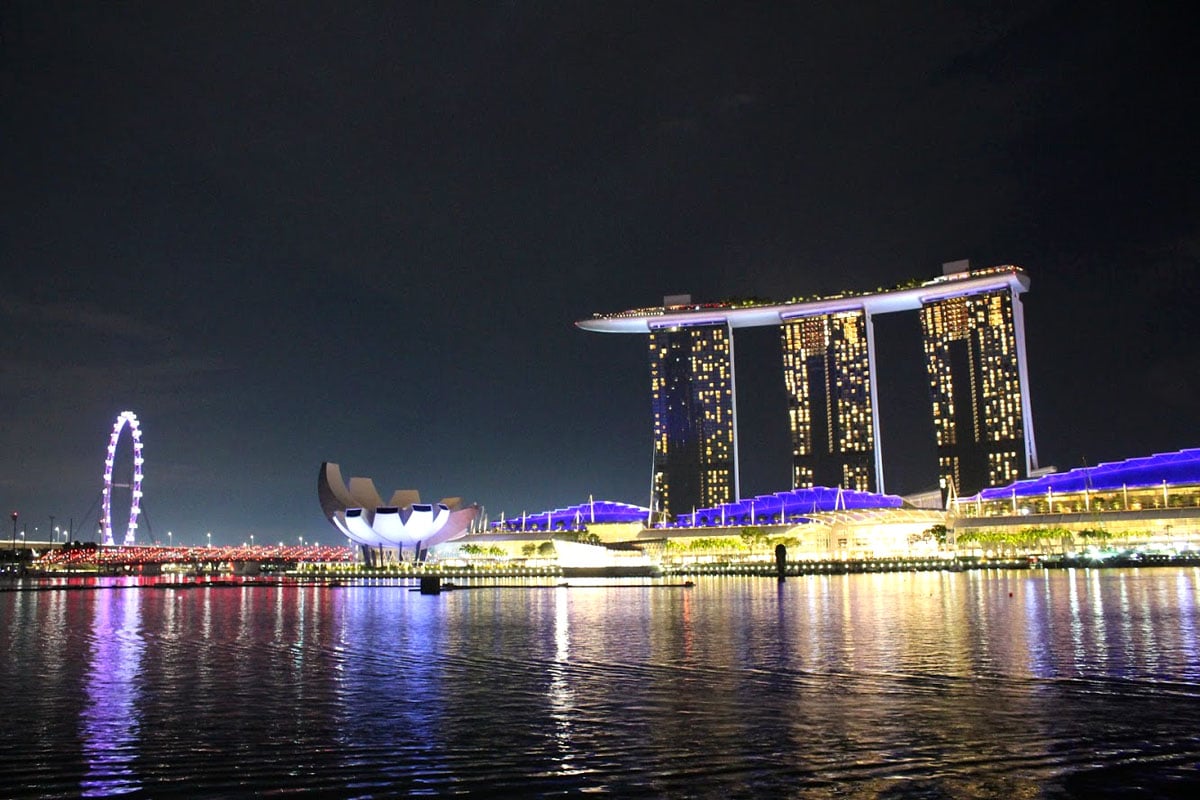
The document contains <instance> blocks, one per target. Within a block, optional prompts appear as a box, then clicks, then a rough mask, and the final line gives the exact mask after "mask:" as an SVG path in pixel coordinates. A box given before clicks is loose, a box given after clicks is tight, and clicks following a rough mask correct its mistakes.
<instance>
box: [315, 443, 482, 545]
mask: <svg viewBox="0 0 1200 800" xmlns="http://www.w3.org/2000/svg"><path fill="white" fill-rule="evenodd" d="M317 496H318V497H319V499H320V501H321V510H322V511H324V512H325V517H326V518H327V519H328V520H329V522H330V523H331V524H332V525H333V526H334V527H335V528H337V529H338V530H339V531H340V532H341V533H342V534H343V535H345V536H346V538H348V539H349V540H350V541H352V542H354V543H355V544H360V545H365V546H367V547H382V548H396V549H397V550H399V551H400V552H401V553H403V551H404V550H405V549H411V550H413V552H414V553H415V554H419V553H420V552H422V551H424V550H428V549H429V548H430V547H433V546H434V545H438V544H441V543H442V542H448V541H450V540H452V539H457V538H459V537H461V536H464V535H466V533H467V529H468V528H469V527H470V525H471V523H472V522H473V521H474V520H475V518H476V517H478V516H479V506H477V505H469V506H463V505H462V498H460V497H446V498H443V499H442V500H440V501H439V502H437V503H422V502H421V495H420V493H418V492H417V491H416V490H415V489H397V490H396V491H395V492H394V493H393V494H392V499H391V500H390V501H389V502H387V503H384V502H383V499H382V498H381V497H380V496H379V492H378V490H376V488H375V482H374V481H372V480H371V479H370V478H351V479H350V485H349V486H347V485H346V483H345V482H344V481H343V480H342V472H341V470H340V469H339V468H338V465H337V464H332V463H330V462H328V461H327V462H325V463H323V464H321V472H320V474H319V475H318V476H317Z"/></svg>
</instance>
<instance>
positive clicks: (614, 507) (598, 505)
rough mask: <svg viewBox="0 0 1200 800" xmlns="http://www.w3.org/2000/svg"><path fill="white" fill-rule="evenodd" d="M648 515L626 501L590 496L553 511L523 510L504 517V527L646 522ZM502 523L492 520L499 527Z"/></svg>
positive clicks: (579, 525)
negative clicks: (510, 517) (586, 499)
mask: <svg viewBox="0 0 1200 800" xmlns="http://www.w3.org/2000/svg"><path fill="white" fill-rule="evenodd" d="M649 515H650V509H648V508H643V507H642V506H634V505H630V504H629V503H618V502H616V501H614V500H593V501H589V502H587V503H580V504H579V505H575V506H567V507H566V508H556V509H554V510H553V511H539V512H538V513H536V514H523V515H521V516H519V517H513V518H512V519H506V520H505V521H504V522H503V527H504V528H506V529H507V530H521V529H522V527H524V528H525V529H526V530H532V529H533V528H535V527H536V528H537V529H538V530H543V531H544V530H553V529H554V528H555V526H557V525H561V526H563V527H564V528H577V527H581V526H587V525H593V524H596V525H603V524H606V523H607V524H611V523H618V522H645V521H646V519H647V518H648V517H649ZM501 524H502V523H499V522H497V523H495V527H500V526H501Z"/></svg>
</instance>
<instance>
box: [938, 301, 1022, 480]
mask: <svg viewBox="0 0 1200 800" xmlns="http://www.w3.org/2000/svg"><path fill="white" fill-rule="evenodd" d="M1019 302H1020V300H1019V299H1017V298H1016V296H1015V294H1014V293H1013V292H1012V291H1011V290H1008V289H1002V290H1000V291H992V292H986V293H981V294H973V295H962V296H958V297H949V298H944V299H940V300H935V301H932V302H928V303H925V304H923V305H922V306H921V311H920V314H921V330H922V333H923V339H924V348H925V365H926V368H927V370H928V375H929V390H930V396H931V399H932V403H933V425H934V431H935V433H936V436H937V447H938V471H939V474H940V478H941V481H942V483H943V485H944V486H952V487H953V490H954V492H955V493H956V494H958V495H960V496H962V495H967V494H974V493H975V492H978V491H979V490H980V489H983V488H985V487H989V486H1004V485H1006V484H1009V483H1011V482H1013V481H1015V480H1018V479H1020V478H1024V477H1025V476H1026V474H1027V460H1026V455H1025V454H1026V452H1027V444H1026V431H1025V424H1024V417H1023V408H1022V403H1023V398H1022V393H1021V374H1020V363H1019V352H1018V333H1019V332H1018V330H1017V323H1016V321H1015V319H1014V304H1015V303H1019Z"/></svg>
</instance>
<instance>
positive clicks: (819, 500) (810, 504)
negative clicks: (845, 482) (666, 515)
mask: <svg viewBox="0 0 1200 800" xmlns="http://www.w3.org/2000/svg"><path fill="white" fill-rule="evenodd" d="M903 504H904V501H903V500H902V499H900V498H899V497H897V496H896V495H894V494H875V493H874V492H858V491H854V490H851V489H837V488H832V487H829V486H814V487H812V488H810V489H793V490H791V491H790V492H776V493H774V494H760V495H758V496H757V497H750V498H747V499H745V500H739V501H738V502H736V503H725V504H724V505H719V506H716V507H714V508H703V509H697V510H696V513H694V514H680V515H679V517H678V519H679V524H680V525H684V526H688V527H694V526H696V525H719V524H721V523H722V521H724V523H725V524H727V525H740V524H754V523H756V522H762V523H768V522H772V521H774V519H777V518H778V517H779V515H780V514H782V515H783V517H784V520H785V521H790V520H791V519H792V518H794V517H802V516H804V515H806V514H814V513H816V512H818V511H839V510H858V509H866V508H900V506H902V505H903Z"/></svg>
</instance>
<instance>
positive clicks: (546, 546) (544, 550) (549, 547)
mask: <svg viewBox="0 0 1200 800" xmlns="http://www.w3.org/2000/svg"><path fill="white" fill-rule="evenodd" d="M537 552H538V555H539V556H552V555H554V542H542V543H541V544H539V545H538V549H537Z"/></svg>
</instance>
